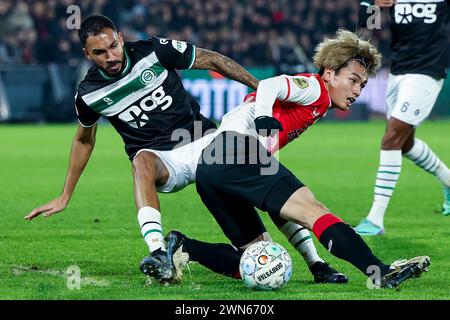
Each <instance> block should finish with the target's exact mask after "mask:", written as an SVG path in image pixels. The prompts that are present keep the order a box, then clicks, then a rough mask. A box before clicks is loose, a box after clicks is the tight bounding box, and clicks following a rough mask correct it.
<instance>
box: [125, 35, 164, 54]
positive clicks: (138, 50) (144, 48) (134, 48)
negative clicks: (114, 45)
mask: <svg viewBox="0 0 450 320" xmlns="http://www.w3.org/2000/svg"><path fill="white" fill-rule="evenodd" d="M158 41H159V39H158V38H157V37H154V36H151V37H149V38H147V39H145V40H137V41H127V42H125V48H126V50H128V51H131V52H132V53H134V54H144V55H148V54H150V53H152V52H153V51H155V43H157V42H158Z"/></svg>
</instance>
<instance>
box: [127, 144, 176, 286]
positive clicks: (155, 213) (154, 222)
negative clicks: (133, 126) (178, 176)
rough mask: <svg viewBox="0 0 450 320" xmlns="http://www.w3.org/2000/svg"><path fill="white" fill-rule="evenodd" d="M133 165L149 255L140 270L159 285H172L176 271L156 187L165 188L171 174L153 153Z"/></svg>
mask: <svg viewBox="0 0 450 320" xmlns="http://www.w3.org/2000/svg"><path fill="white" fill-rule="evenodd" d="M132 165H133V178H134V199H135V203H136V207H137V209H138V222H139V226H140V228H141V233H142V236H143V238H144V241H145V242H146V243H147V245H148V248H149V251H150V255H149V256H148V257H146V258H145V259H144V260H143V261H142V262H141V264H140V269H141V271H142V272H143V273H144V274H146V275H148V276H152V277H155V278H156V279H157V280H158V281H161V282H167V281H171V279H172V277H173V270H172V268H171V265H170V264H169V259H168V257H167V252H166V247H165V243H164V236H163V231H162V223H161V213H160V211H159V210H160V206H159V199H158V195H157V192H156V185H157V184H163V183H165V181H166V180H167V178H168V171H167V169H166V168H165V166H164V164H163V163H162V161H161V159H159V158H158V156H156V155H155V154H153V153H150V152H142V153H140V154H138V155H137V156H136V157H135V158H134V159H133V162H132Z"/></svg>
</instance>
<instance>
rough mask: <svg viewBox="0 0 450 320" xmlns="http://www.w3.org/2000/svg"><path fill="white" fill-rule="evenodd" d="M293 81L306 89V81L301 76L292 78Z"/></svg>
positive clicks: (307, 84)
mask: <svg viewBox="0 0 450 320" xmlns="http://www.w3.org/2000/svg"><path fill="white" fill-rule="evenodd" d="M293 81H294V83H295V84H296V85H297V86H298V87H299V88H300V89H306V88H308V87H309V83H308V81H306V80H305V79H303V78H294V79H293Z"/></svg>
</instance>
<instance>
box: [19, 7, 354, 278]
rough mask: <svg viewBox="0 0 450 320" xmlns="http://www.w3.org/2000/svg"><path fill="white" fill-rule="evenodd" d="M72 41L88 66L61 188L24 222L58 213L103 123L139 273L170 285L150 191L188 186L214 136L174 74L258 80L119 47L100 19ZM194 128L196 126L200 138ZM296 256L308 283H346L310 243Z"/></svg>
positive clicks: (211, 55)
mask: <svg viewBox="0 0 450 320" xmlns="http://www.w3.org/2000/svg"><path fill="white" fill-rule="evenodd" d="M79 37H80V40H81V42H82V44H83V47H84V49H83V51H84V53H85V55H86V57H87V58H88V59H89V60H91V61H93V62H94V63H93V65H92V67H91V68H90V69H89V71H88V73H87V74H86V76H85V78H84V80H83V81H82V82H81V83H80V85H79V88H78V92H77V95H76V98H75V108H76V113H77V116H78V120H79V126H78V131H77V133H76V136H75V138H74V140H73V144H72V151H71V155H70V164H69V169H68V172H67V176H66V181H65V185H64V188H63V191H62V194H61V195H60V196H59V197H57V198H56V199H54V200H52V201H50V202H49V203H47V204H44V205H42V206H40V207H37V208H35V209H34V210H33V211H31V212H30V213H29V214H28V215H27V216H26V217H25V219H27V220H32V219H34V218H35V217H37V216H38V215H40V214H44V216H47V217H48V216H51V215H53V214H55V213H57V212H60V211H63V210H64V209H65V208H66V206H67V204H68V202H69V200H70V198H71V196H72V194H73V192H74V190H75V186H76V184H77V182H78V179H79V178H80V176H81V174H82V172H83V170H84V168H85V166H86V164H87V162H88V160H89V158H90V156H91V153H92V151H93V149H94V144H95V136H96V130H97V122H98V120H99V119H100V117H101V116H104V117H106V118H107V119H108V120H109V121H110V123H111V124H112V125H113V126H114V128H115V129H116V131H117V132H118V133H119V134H120V135H121V137H122V139H123V141H124V143H125V151H126V153H127V155H128V156H129V158H130V160H131V161H132V169H133V178H134V199H135V204H136V207H137V210H138V221H139V226H140V228H141V233H142V236H143V237H144V240H145V242H146V243H147V245H148V248H149V251H150V256H149V257H148V258H146V259H144V261H143V262H142V263H141V270H142V271H143V272H144V273H145V274H147V275H150V276H152V275H153V273H154V272H156V271H157V273H158V275H159V276H160V277H159V280H165V279H169V278H172V274H171V269H170V268H165V269H164V268H163V267H164V265H165V264H164V263H163V262H164V261H165V260H166V259H167V258H166V254H167V253H166V245H165V242H164V239H163V232H162V223H161V213H160V205H159V199H158V195H157V191H158V192H176V191H178V190H181V189H182V188H184V187H185V186H186V185H188V184H190V183H193V182H194V179H195V168H191V167H190V166H189V164H190V163H194V164H196V163H197V159H198V157H199V156H200V153H201V151H202V149H203V148H204V147H206V146H207V145H208V144H209V142H210V141H211V140H212V139H213V134H211V133H210V134H207V132H206V131H210V132H212V131H213V129H215V128H216V126H215V124H214V123H212V122H211V121H210V120H208V119H206V118H204V117H203V116H202V115H201V114H200V106H199V105H198V103H197V102H196V101H195V100H193V99H192V98H190V96H189V95H188V94H187V92H186V91H185V89H184V87H183V85H182V82H181V79H180V78H179V76H178V74H177V73H176V71H175V70H176V69H189V68H192V69H209V70H213V71H216V72H218V73H220V74H222V75H224V76H225V77H227V78H229V79H232V80H236V81H239V82H241V83H243V84H245V85H247V86H249V87H251V88H253V89H256V87H257V85H258V80H257V79H255V78H254V77H253V76H252V75H251V74H249V73H248V72H247V71H246V70H245V69H244V68H243V67H241V66H240V65H239V64H237V63H236V62H234V61H233V60H231V59H229V58H227V57H224V56H222V55H220V54H218V53H217V52H212V51H209V50H205V49H200V48H196V47H195V46H194V45H192V44H190V43H188V42H184V41H177V40H171V39H164V38H157V37H151V38H150V39H149V40H146V41H135V42H124V40H123V39H122V35H121V33H120V32H117V30H116V27H115V26H114V24H113V22H112V21H111V20H110V19H108V18H107V17H104V16H99V15H93V16H90V17H87V18H86V19H85V20H84V21H83V22H82V24H81V29H80V30H79ZM195 124H197V125H198V124H201V126H199V127H201V130H200V131H199V130H196V129H195ZM177 130H181V131H182V132H183V133H187V134H188V136H189V137H188V141H187V142H188V143H187V145H186V147H179V144H180V141H179V140H176V139H173V137H172V136H173V134H174V132H177ZM197 131H199V132H197ZM184 138H186V137H184ZM192 141H194V142H192ZM181 142H182V143H183V142H184V143H185V142H186V141H181ZM191 142H192V143H191ZM195 157H197V159H195ZM192 159H194V160H195V161H192ZM302 250H303V251H301V253H302V255H308V252H309V253H314V254H309V255H311V256H313V257H314V259H315V260H314V261H313V262H314V269H311V272H312V273H313V275H314V277H315V279H319V280H320V281H321V282H329V283H330V282H331V283H343V282H347V277H345V276H344V275H343V274H341V273H339V272H337V271H336V270H334V269H333V268H331V267H330V266H328V265H327V264H325V263H323V260H321V259H320V257H319V256H318V255H317V252H316V248H315V246H314V244H313V243H312V241H310V242H309V244H308V247H307V248H305V249H302ZM305 260H306V258H305ZM147 262H154V264H156V265H158V266H159V267H161V268H163V270H162V272H161V270H151V269H149V268H147V267H145V266H146V265H148V263H147ZM307 262H308V261H307ZM154 264H152V265H154ZM157 269H158V267H157Z"/></svg>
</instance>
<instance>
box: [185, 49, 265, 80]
mask: <svg viewBox="0 0 450 320" xmlns="http://www.w3.org/2000/svg"><path fill="white" fill-rule="evenodd" d="M192 69H207V70H212V71H216V72H218V73H220V74H221V75H223V76H224V77H226V78H228V79H231V80H236V81H238V82H240V83H242V84H245V85H246V86H249V87H250V88H252V89H256V88H257V87H258V79H256V78H255V77H254V76H252V75H251V74H250V73H249V72H248V71H247V70H245V69H244V67H242V66H241V65H240V64H238V63H237V62H236V61H234V60H233V59H230V58H228V57H225V56H223V55H221V54H220V53H217V52H215V51H210V50H206V49H201V48H196V49H195V62H194V65H193V66H192Z"/></svg>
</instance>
